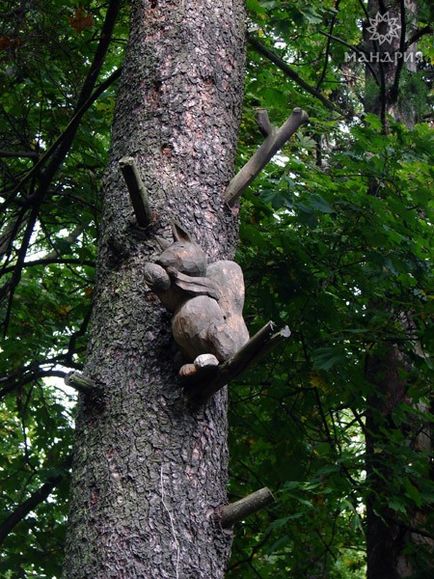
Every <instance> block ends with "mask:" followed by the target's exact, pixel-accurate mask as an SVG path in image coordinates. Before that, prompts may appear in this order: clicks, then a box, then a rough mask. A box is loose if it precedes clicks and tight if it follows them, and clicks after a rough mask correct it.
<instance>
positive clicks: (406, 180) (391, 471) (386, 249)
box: [0, 0, 434, 579]
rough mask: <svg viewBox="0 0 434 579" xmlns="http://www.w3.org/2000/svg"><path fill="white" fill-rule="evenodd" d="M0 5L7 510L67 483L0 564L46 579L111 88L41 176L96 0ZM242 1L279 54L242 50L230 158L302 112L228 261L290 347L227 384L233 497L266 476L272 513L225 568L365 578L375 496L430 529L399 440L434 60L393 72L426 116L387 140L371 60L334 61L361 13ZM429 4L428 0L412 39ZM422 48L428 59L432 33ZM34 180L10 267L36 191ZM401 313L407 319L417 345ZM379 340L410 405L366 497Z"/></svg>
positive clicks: (411, 348) (118, 51)
mask: <svg viewBox="0 0 434 579" xmlns="http://www.w3.org/2000/svg"><path fill="white" fill-rule="evenodd" d="M4 4H5V7H4V9H2V12H4V14H5V17H4V19H3V24H2V28H1V29H0V61H1V65H2V71H1V72H0V84H1V90H2V107H1V108H0V134H1V139H2V141H1V146H0V171H1V175H2V177H3V186H2V192H1V194H0V195H1V198H0V201H1V202H2V217H1V219H2V225H3V230H2V234H1V239H0V248H1V253H2V259H3V261H2V267H3V269H2V272H1V273H2V284H4V285H2V289H1V292H2V293H1V295H2V297H3V301H2V308H3V309H2V315H3V329H4V331H5V338H4V340H3V343H2V346H1V350H0V368H1V374H2V378H1V379H0V396H1V401H0V404H1V405H0V414H1V424H2V426H1V438H0V440H1V443H0V444H1V446H2V452H1V459H0V472H1V477H2V491H1V494H0V510H1V515H0V517H1V519H0V520H2V521H6V520H7V517H8V516H9V515H10V514H11V513H13V512H14V511H15V510H16V509H17V508H19V505H21V504H23V502H24V501H25V500H26V499H28V498H29V497H30V496H31V495H32V493H35V492H36V491H37V490H38V489H39V488H40V487H41V485H43V484H45V483H46V481H47V480H53V479H55V478H56V477H58V481H59V482H58V483H57V484H56V485H55V487H54V490H53V492H52V494H51V495H50V497H49V498H48V499H47V500H46V501H45V502H42V503H40V504H39V505H38V506H37V507H36V508H35V509H33V510H31V511H30V512H29V513H28V514H27V517H25V518H23V520H21V522H19V524H17V525H16V526H15V527H14V528H13V530H12V532H11V533H10V534H9V535H8V537H7V538H6V539H5V543H4V547H5V548H4V551H3V554H2V558H0V574H1V575H2V576H5V577H10V578H12V577H27V576H29V577H30V576H37V577H58V576H59V574H60V566H61V557H62V544H63V537H64V523H65V519H66V514H67V503H66V499H67V486H68V477H67V474H65V473H67V471H68V464H69V463H68V460H69V456H70V452H71V440H72V422H73V415H74V410H73V397H72V395H71V394H70V393H69V392H67V391H65V389H64V388H63V387H62V388H61V380H59V379H60V378H61V377H62V376H63V375H64V374H65V372H66V371H68V370H70V369H74V368H80V367H81V365H82V363H83V356H84V352H85V346H86V332H87V324H88V320H89V311H90V304H91V297H92V285H93V261H94V258H95V238H96V232H97V227H98V216H99V210H100V202H99V195H98V191H99V189H100V179H101V175H102V171H103V168H104V165H105V162H106V158H107V150H108V147H109V129H110V123H111V118H112V113H113V108H114V94H113V85H112V84H111V85H109V86H108V88H107V90H106V91H105V92H102V94H101V95H99V97H98V98H97V99H95V101H94V102H93V103H91V104H90V105H89V107H88V108H87V109H86V112H85V114H84V116H83V117H82V118H81V121H80V124H79V125H78V129H77V132H76V133H75V134H74V135H73V138H72V139H71V142H70V144H69V145H70V146H69V148H68V150H67V153H66V155H65V158H64V161H63V162H62V163H60V164H59V166H58V168H57V169H56V171H55V173H54V175H53V177H52V178H51V179H50V180H49V182H48V183H45V182H44V170H45V171H46V170H47V167H49V166H50V165H49V164H50V162H51V160H52V158H53V156H55V154H56V151H57V152H58V151H59V148H60V146H59V145H57V147H51V145H52V144H53V143H56V142H57V141H56V140H58V139H62V135H65V131H66V130H67V127H68V124H69V123H70V121H71V119H72V118H73V117H74V115H76V114H77V103H78V102H79V100H80V94H81V91H82V88H83V84H84V82H85V78H86V75H87V74H88V72H89V68H90V66H91V62H92V59H93V55H94V54H95V50H96V47H97V45H98V42H99V37H100V32H101V28H102V26H103V22H104V19H105V17H106V5H105V4H103V3H100V2H98V1H96V0H90V1H88V2H83V3H82V4H81V5H77V4H76V3H75V2H62V3H60V2H57V1H56V0H49V1H45V2H43V3H42V2H37V3H28V2H23V3H20V5H19V8H17V7H16V3H15V2H5V3H4ZM246 4H247V8H248V12H249V34H250V36H251V37H252V38H254V39H256V40H257V41H259V42H260V43H261V44H262V45H263V46H265V48H267V49H268V50H272V51H273V53H274V54H275V55H277V57H278V64H277V65H276V62H271V61H270V60H269V59H268V58H266V57H265V56H264V53H263V52H261V50H259V49H258V47H257V46H255V44H254V42H251V43H250V45H249V53H248V70H247V78H246V88H245V111H244V117H243V121H242V127H241V133H240V145H239V159H238V163H239V165H242V164H243V163H244V162H245V161H246V160H247V159H248V158H249V156H250V155H251V153H252V151H254V150H255V148H256V147H257V146H258V144H259V143H260V142H261V139H262V137H261V135H260V134H259V131H258V130H257V128H256V125H255V122H254V112H255V108H256V107H263V108H267V109H268V110H269V114H270V118H271V119H272V121H273V122H274V123H275V124H276V125H277V124H280V123H281V122H283V121H284V120H285V118H286V117H287V116H288V114H289V109H290V108H292V107H294V106H299V107H302V108H304V109H305V110H307V111H308V113H309V116H310V122H309V125H308V126H307V127H304V128H303V129H302V130H301V131H300V132H299V133H298V134H297V135H296V138H294V139H293V140H292V141H291V142H290V143H289V144H288V145H286V146H285V148H284V150H282V152H281V153H280V154H279V155H278V156H277V157H276V158H275V159H274V161H273V162H272V163H270V164H269V165H268V166H267V168H266V170H265V171H264V172H263V173H262V174H261V175H260V176H259V177H258V178H257V179H256V180H255V181H254V183H253V184H252V185H251V187H250V189H249V191H247V193H246V194H245V196H244V199H243V202H242V209H241V230H240V235H241V245H240V250H239V255H238V257H239V261H240V262H241V264H242V265H243V268H244V271H245V275H246V282H247V300H248V302H247V304H246V318H247V321H248V324H249V327H250V329H251V331H252V332H253V331H254V330H255V329H257V328H259V327H261V325H263V324H264V323H265V322H266V321H268V320H269V319H273V320H276V321H279V323H282V324H288V325H289V327H290V328H291V329H292V332H293V333H292V338H291V340H290V342H289V344H288V345H287V346H286V347H285V349H283V350H279V351H278V352H276V353H275V354H274V355H273V356H272V357H271V358H270V360H268V362H267V363H264V364H261V366H260V367H257V368H255V369H254V371H251V372H250V373H249V374H247V375H246V376H245V377H244V378H243V380H242V381H241V382H240V383H239V384H238V385H233V387H231V406H230V424H231V441H230V442H231V482H230V489H229V490H230V494H231V496H232V497H233V498H238V497H241V496H244V495H245V494H247V493H248V492H251V491H253V490H255V489H256V488H258V487H260V486H264V485H267V486H269V487H270V488H271V489H272V490H273V492H274V494H275V497H276V502H275V504H274V506H273V507H272V508H271V509H270V510H269V511H267V512H262V513H260V514H258V515H256V516H253V517H251V518H249V519H248V520H246V521H245V522H243V523H242V524H240V525H239V527H238V528H237V533H236V535H237V538H236V542H235V544H234V549H233V558H232V561H231V563H230V567H229V572H228V577H239V576H242V577H243V578H246V579H248V578H250V577H258V576H260V577H272V576H274V577H288V576H291V577H306V576H307V575H308V574H309V575H310V576H315V577H331V578H336V579H344V578H347V577H363V576H364V573H365V547H364V545H365V537H364V526H365V516H366V501H367V499H368V498H370V500H374V501H377V503H378V505H384V504H386V505H387V506H388V508H389V509H390V510H391V511H393V513H394V514H395V515H396V518H397V520H399V521H400V522H401V523H402V525H408V526H409V527H414V512H415V510H417V509H419V510H423V511H424V512H425V515H426V518H425V519H424V520H423V521H422V522H421V526H422V528H423V529H425V530H429V529H430V528H433V526H434V525H433V521H432V507H430V505H432V501H433V494H434V489H433V485H432V482H430V479H429V463H428V460H429V459H428V456H427V454H428V452H429V449H425V450H424V449H421V448H416V446H417V445H416V444H415V440H416V439H415V438H413V440H412V439H411V436H410V439H409V437H408V434H409V433H410V434H411V432H412V430H411V428H410V426H409V425H412V424H413V425H416V426H418V425H419V426H420V424H422V425H424V428H425V429H426V428H428V427H427V426H426V423H427V422H428V423H429V422H430V421H431V422H432V418H431V417H429V416H428V415H427V413H426V411H425V410H424V408H426V405H427V404H428V405H429V399H430V396H431V395H432V391H431V384H430V375H431V370H432V368H431V366H430V362H429V358H428V353H429V352H430V351H431V349H432V342H433V336H434V334H433V328H432V323H431V319H432V303H433V302H432V274H431V268H430V257H431V255H432V221H433V216H432V210H433V205H432V199H431V191H432V188H433V169H432V167H433V163H432V151H433V135H432V131H431V130H430V127H429V123H428V122H427V119H428V116H427V115H429V109H428V107H427V98H426V90H427V87H428V88H429V79H428V74H429V64H428V61H427V60H424V61H423V62H421V64H420V66H419V71H418V73H417V75H416V76H414V75H411V74H410V73H406V72H404V73H403V74H402V77H401V85H400V88H401V93H400V95H401V96H400V98H401V100H405V95H406V94H407V93H408V91H409V90H410V89H409V86H411V87H413V88H412V94H414V99H413V102H412V103H409V106H411V107H412V108H413V110H415V109H416V111H417V117H418V119H419V122H418V123H417V124H416V125H415V126H414V127H413V128H412V129H408V128H406V127H404V126H403V125H402V124H400V123H398V122H396V121H394V120H393V119H389V121H388V122H389V127H388V131H387V132H385V131H384V127H383V126H382V124H381V121H380V120H379V119H378V118H377V117H376V116H375V115H365V113H364V111H363V98H364V96H365V95H366V86H365V75H364V73H365V71H364V65H362V64H359V63H353V64H352V65H351V66H350V65H349V64H348V63H347V62H346V60H345V53H346V51H347V50H350V48H348V45H351V46H357V45H358V44H359V43H360V41H361V37H362V31H361V24H360V23H361V21H362V19H363V18H364V17H365V15H364V12H363V6H362V5H363V3H360V2H357V1H355V0H343V1H338V2H331V1H326V2H314V3H310V4H309V5H307V4H306V3H305V2H301V1H296V2H285V1H283V0H281V1H260V0H248V1H247V3H246ZM428 10H429V6H428V5H425V4H424V3H422V6H421V11H420V26H421V27H422V26H424V25H425V24H426V22H427V21H428V20H427V13H428ZM126 16H127V15H126V13H124V12H122V11H121V13H120V15H119V16H118V19H117V24H116V28H115V31H114V33H113V36H112V40H111V42H110V46H109V49H108V52H107V54H106V56H105V59H104V61H103V64H102V66H101V67H100V68H99V70H98V82H99V83H100V82H104V80H105V79H107V78H110V75H111V74H112V73H113V71H114V70H115V69H117V68H118V67H119V66H120V64H121V57H122V50H123V46H124V44H125V39H126V36H127V26H126ZM331 37H333V38H331ZM336 39H338V40H336ZM339 39H341V41H340V40H339ZM419 47H420V49H421V50H422V51H423V53H424V54H428V50H429V47H428V43H427V42H426V40H425V38H423V37H422V38H421V40H420V44H419ZM282 61H283V64H286V67H287V68H288V67H289V68H290V72H289V73H288V70H287V68H285V66H282ZM279 62H280V64H279ZM294 73H295V74H294ZM300 79H301V83H300ZM60 144H61V141H60ZM50 151H51V152H50ZM4 153H8V154H7V155H6V154H4ZM23 153H24V154H23ZM42 185H43V186H44V187H45V185H46V190H45V191H44V196H43V201H42V203H41V204H40V205H39V206H38V211H37V215H36V218H35V220H34V223H33V227H32V228H31V229H30V234H31V235H30V239H28V245H27V247H26V248H25V250H24V255H23V254H22V248H23V247H24V245H25V243H24V242H25V238H26V233H27V231H28V228H27V224H28V223H30V218H31V215H30V214H31V211H32V195H35V192H37V191H38V187H41V186H42ZM29 215H30V217H29ZM21 258H22V259H23V260H24V258H25V262H24V264H22V267H20V268H17V267H16V266H17V264H19V263H20V259H21ZM31 261H33V262H35V263H34V264H32V265H29V263H28V262H31ZM38 262H40V263H38ZM18 271H19V274H17V273H16V272H18ZM385 302H387V303H388V304H389V306H390V307H388V308H387V309H385V308H384V303H385ZM402 312H409V313H411V333H410V335H409V332H408V328H406V326H405V324H404V325H403V321H402V315H401V313H402ZM390 343H398V344H400V347H401V349H402V351H403V352H405V353H406V356H407V357H408V359H409V360H411V365H410V366H408V367H406V368H405V369H403V370H402V372H403V376H402V378H403V379H405V383H406V387H407V398H406V401H404V402H403V403H401V404H398V405H397V406H396V407H395V408H394V410H393V413H392V415H391V416H390V417H388V421H387V423H386V420H385V423H384V432H383V433H381V436H379V437H378V443H379V444H380V442H381V445H382V446H381V448H380V447H379V448H378V456H379V457H380V456H381V457H386V460H387V467H388V470H387V476H386V477H384V476H383V479H384V480H383V482H384V484H383V485H382V486H381V488H372V487H371V485H370V480H369V477H368V478H366V472H365V468H366V467H365V459H366V450H365V444H364V443H365V440H364V436H365V434H366V420H365V415H366V409H367V400H369V399H370V397H371V396H372V394H373V391H374V389H375V386H374V385H373V384H372V383H371V382H370V381H369V380H368V379H367V377H366V372H365V362H366V357H367V356H368V355H372V354H373V353H377V354H379V355H381V352H382V351H384V350H385V349H386V348H387V345H388V344H390ZM410 399H411V400H412V404H410V403H409V402H408V401H409V400H410ZM415 403H416V404H415ZM409 440H410V442H409ZM381 472H383V471H381ZM56 480H57V479H56ZM430 509H431V510H430ZM0 528H1V523H0ZM428 534H429V533H428ZM419 551H420V553H419V554H420V557H421V558H422V560H421V561H420V568H421V569H423V568H424V565H425V562H424V561H423V552H422V551H423V549H422V548H421V549H419Z"/></svg>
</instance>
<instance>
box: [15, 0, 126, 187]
mask: <svg viewBox="0 0 434 579" xmlns="http://www.w3.org/2000/svg"><path fill="white" fill-rule="evenodd" d="M120 4H121V3H120V2H118V0H110V4H109V7H108V8H107V12H106V16H105V20H104V23H103V26H102V30H101V35H100V40H99V44H98V46H97V49H96V51H95V55H94V58H93V61H92V64H91V66H90V68H89V71H88V74H87V76H86V79H85V81H84V83H83V86H82V89H81V91H80V95H79V97H78V100H77V104H76V108H75V110H76V112H75V114H74V116H73V117H72V119H71V121H70V122H69V124H68V126H67V127H66V129H65V130H64V131H63V133H62V134H61V135H59V137H58V138H57V139H56V140H55V141H54V143H53V144H52V145H51V146H50V147H49V149H48V150H47V151H46V153H45V154H44V155H43V156H42V157H41V158H40V159H39V161H38V162H37V163H36V164H35V165H34V166H33V167H32V169H30V171H28V172H27V173H26V175H24V177H23V179H21V181H20V182H19V183H18V185H17V186H16V187H14V189H13V190H12V192H11V193H16V192H18V191H19V190H20V189H21V187H22V186H23V185H24V184H25V183H26V182H27V181H28V180H29V178H30V177H31V176H32V175H34V174H36V173H37V172H38V171H39V169H41V167H42V166H43V165H44V164H45V162H46V161H47V159H49V158H50V157H52V159H51V161H50V163H49V165H48V167H47V169H46V171H45V173H44V174H43V176H42V183H41V186H40V187H39V195H42V196H43V195H44V194H45V191H46V189H47V186H48V185H49V183H50V182H51V179H52V178H53V176H54V174H55V173H56V171H57V170H58V168H59V167H60V165H61V164H62V162H63V160H64V158H65V157H66V155H67V153H68V151H69V149H70V147H71V145H72V142H73V140H74V137H75V133H76V132H77V129H78V126H79V124H80V121H81V118H82V116H83V115H84V113H85V112H86V111H87V109H88V108H89V107H90V106H91V105H92V104H93V102H94V101H95V100H96V99H97V98H98V97H99V96H100V94H102V92H104V91H105V90H106V89H107V88H108V86H110V85H111V84H112V82H114V81H115V80H116V79H117V78H118V77H119V76H120V70H121V69H117V70H116V71H114V72H113V73H112V74H111V75H110V76H109V77H108V78H107V79H106V80H105V81H104V82H102V83H101V84H100V85H99V87H98V88H97V89H95V91H94V92H93V93H92V90H93V88H94V86H95V83H96V79H97V77H98V74H99V72H100V70H101V67H102V65H103V63H104V59H105V55H106V53H107V50H108V47H109V45H110V40H111V37H112V34H113V28H114V24H115V21H116V17H117V14H118V12H119V9H120Z"/></svg>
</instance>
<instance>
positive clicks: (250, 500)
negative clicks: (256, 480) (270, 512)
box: [218, 487, 274, 528]
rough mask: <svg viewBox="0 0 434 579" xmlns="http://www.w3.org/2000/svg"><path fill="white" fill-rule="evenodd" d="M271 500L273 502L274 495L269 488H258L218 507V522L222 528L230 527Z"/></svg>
mask: <svg viewBox="0 0 434 579" xmlns="http://www.w3.org/2000/svg"><path fill="white" fill-rule="evenodd" d="M272 502H274V497H273V494H272V492H271V491H270V489H269V488H268V487H264V488H262V489H259V490H258V491H255V492H254V493H252V494H250V495H247V497H244V498H243V499H240V500H239V501H236V502H235V503H231V504H229V505H226V506H224V507H222V508H220V509H219V512H218V516H219V518H220V524H221V526H222V527H224V528H228V527H232V526H233V525H235V523H238V522H239V521H242V520H243V519H244V518H245V517H248V516H249V515H251V514H252V513H255V512H256V511H259V510H260V509H263V508H264V507H266V506H267V505H269V504H271V503H272Z"/></svg>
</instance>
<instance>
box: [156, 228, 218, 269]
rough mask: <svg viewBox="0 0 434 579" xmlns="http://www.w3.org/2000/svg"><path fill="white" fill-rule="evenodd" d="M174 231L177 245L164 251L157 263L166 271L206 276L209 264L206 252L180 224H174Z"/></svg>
mask: <svg viewBox="0 0 434 579" xmlns="http://www.w3.org/2000/svg"><path fill="white" fill-rule="evenodd" d="M172 231H173V238H174V240H175V243H172V245H170V246H169V247H168V248H167V249H165V250H164V251H163V253H162V254H161V255H160V257H159V258H158V259H157V261H156V263H158V264H159V265H161V267H163V268H164V269H165V270H167V268H169V267H172V268H174V269H176V270H177V271H179V272H181V273H185V274H186V275H190V276H197V277H201V276H204V275H205V274H206V268H207V262H208V260H207V257H206V254H205V252H204V251H202V249H201V248H200V247H199V245H197V243H195V242H194V241H192V239H191V237H190V235H189V234H188V233H187V231H185V229H183V228H182V227H181V226H180V225H179V224H177V223H174V224H173V225H172Z"/></svg>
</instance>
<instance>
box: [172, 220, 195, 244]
mask: <svg viewBox="0 0 434 579" xmlns="http://www.w3.org/2000/svg"><path fill="white" fill-rule="evenodd" d="M172 232H173V239H174V240H175V241H190V242H191V237H190V235H189V234H188V232H187V231H186V230H185V229H184V228H183V227H181V225H179V223H177V222H176V221H173V223H172Z"/></svg>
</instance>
